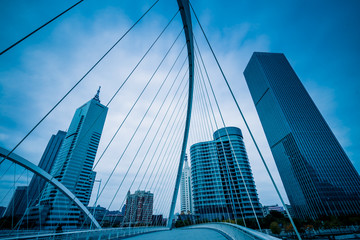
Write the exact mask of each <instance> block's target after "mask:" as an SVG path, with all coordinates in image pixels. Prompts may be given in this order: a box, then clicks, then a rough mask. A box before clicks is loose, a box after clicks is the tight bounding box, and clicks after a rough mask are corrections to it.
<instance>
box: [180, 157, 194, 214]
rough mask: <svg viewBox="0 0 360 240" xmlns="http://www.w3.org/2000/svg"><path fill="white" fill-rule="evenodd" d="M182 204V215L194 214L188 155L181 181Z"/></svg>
mask: <svg viewBox="0 0 360 240" xmlns="http://www.w3.org/2000/svg"><path fill="white" fill-rule="evenodd" d="M180 203H181V212H182V213H185V214H189V213H193V212H194V210H193V199H192V185H191V169H190V167H189V163H188V161H187V155H185V163H184V168H183V171H182V174H181V180H180Z"/></svg>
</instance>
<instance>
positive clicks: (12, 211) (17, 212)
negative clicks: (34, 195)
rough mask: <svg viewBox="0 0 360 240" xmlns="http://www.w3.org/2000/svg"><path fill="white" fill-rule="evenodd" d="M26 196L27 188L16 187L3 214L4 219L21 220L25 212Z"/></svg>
mask: <svg viewBox="0 0 360 240" xmlns="http://www.w3.org/2000/svg"><path fill="white" fill-rule="evenodd" d="M27 194H28V186H18V187H16V189H15V192H14V194H13V196H12V198H11V200H10V202H9V205H8V207H7V208H6V211H5V213H4V217H11V216H14V217H18V218H21V217H22V216H23V214H24V212H25V210H26V198H27V197H26V196H27Z"/></svg>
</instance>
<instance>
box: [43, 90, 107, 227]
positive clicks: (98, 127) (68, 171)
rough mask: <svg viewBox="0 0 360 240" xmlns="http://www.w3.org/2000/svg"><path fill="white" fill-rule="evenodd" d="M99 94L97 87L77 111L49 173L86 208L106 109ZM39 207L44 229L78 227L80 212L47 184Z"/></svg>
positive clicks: (93, 177)
mask: <svg viewBox="0 0 360 240" xmlns="http://www.w3.org/2000/svg"><path fill="white" fill-rule="evenodd" d="M99 91H100V88H99V90H98V92H97V94H96V95H95V97H94V98H93V99H91V100H90V101H89V102H87V103H86V104H84V105H82V106H81V107H80V108H78V109H77V110H76V112H75V114H74V117H73V119H72V121H71V124H70V127H69V130H68V132H67V134H66V137H65V139H64V141H63V144H62V146H61V148H60V150H59V154H58V156H57V158H56V160H55V163H54V166H53V168H52V170H51V175H53V176H54V177H55V178H56V179H57V180H58V181H60V182H61V183H62V184H64V185H65V186H66V187H67V188H68V189H69V190H70V191H71V192H72V193H73V194H74V195H75V196H76V197H77V198H78V199H79V200H80V201H81V202H82V203H83V204H84V205H85V206H87V205H88V203H89V201H90V195H91V191H92V187H93V184H94V180H95V174H96V173H95V172H94V171H93V170H92V167H93V163H94V160H95V155H96V152H97V149H98V145H99V142H100V137H101V133H102V130H103V126H104V122H105V118H106V114H107V110H108V108H107V107H106V106H104V105H102V104H101V103H100V100H99ZM39 205H40V206H41V208H42V209H41V212H42V213H41V214H42V215H43V216H45V220H44V221H42V224H43V225H44V228H45V229H53V228H56V227H57V226H59V225H62V226H63V228H76V227H77V225H78V224H81V223H79V221H80V210H79V209H78V208H77V207H76V206H75V205H74V204H73V203H72V202H70V200H69V199H68V198H67V197H65V196H64V195H63V194H62V193H61V192H60V191H57V190H56V189H55V188H54V187H53V186H52V185H50V184H48V185H47V186H46V188H45V189H44V192H43V195H42V197H41V200H40V204H39Z"/></svg>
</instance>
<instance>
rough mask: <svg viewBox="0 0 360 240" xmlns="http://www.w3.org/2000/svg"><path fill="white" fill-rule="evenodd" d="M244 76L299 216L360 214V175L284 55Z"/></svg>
mask: <svg viewBox="0 0 360 240" xmlns="http://www.w3.org/2000/svg"><path fill="white" fill-rule="evenodd" d="M244 75H245V78H246V82H247V84H248V87H249V90H250V93H251V96H252V98H253V101H254V103H255V107H256V110H257V112H258V115H259V118H260V120H261V124H262V126H263V128H264V131H265V135H266V138H267V141H268V143H269V146H270V149H271V151H272V154H273V156H274V159H275V162H276V165H277V168H278V170H279V173H280V176H281V179H282V182H283V184H284V187H285V190H286V193H287V195H288V198H289V201H290V203H291V206H292V207H293V210H294V212H295V215H296V216H297V217H300V218H307V217H310V218H317V217H319V216H322V215H348V214H360V177H359V174H358V172H357V171H356V169H355V168H354V166H353V164H352V163H351V161H350V160H349V158H348V156H347V155H346V153H345V151H344V150H343V148H342V147H341V145H340V144H339V142H338V141H337V139H336V137H335V136H334V134H333V133H332V131H331V129H330V128H329V126H328V124H327V123H326V121H325V120H324V118H323V116H322V115H321V113H320V112H319V110H318V109H317V107H316V106H315V104H314V102H313V101H312V99H311V97H310V96H309V94H308V92H307V91H306V89H305V88H304V86H303V85H302V83H301V81H300V79H299V78H298V76H297V75H296V73H295V72H294V70H293V69H292V67H291V66H290V64H289V62H288V61H287V59H286V57H285V56H284V54H280V53H254V54H253V56H252V57H251V59H250V61H249V63H248V65H247V67H246V69H245V71H244Z"/></svg>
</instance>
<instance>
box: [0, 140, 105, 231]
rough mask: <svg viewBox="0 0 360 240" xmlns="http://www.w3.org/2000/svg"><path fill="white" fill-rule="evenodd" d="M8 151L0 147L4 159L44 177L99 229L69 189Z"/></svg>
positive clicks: (91, 216) (0, 155)
mask: <svg viewBox="0 0 360 240" xmlns="http://www.w3.org/2000/svg"><path fill="white" fill-rule="evenodd" d="M9 152H10V151H8V150H6V149H5V148H2V147H0V157H3V158H4V159H8V160H10V161H12V162H14V163H16V164H18V165H20V166H22V167H24V168H26V169H28V170H30V171H32V172H33V173H35V174H36V175H38V176H40V177H42V178H44V179H46V181H48V182H49V183H51V184H52V185H54V186H55V187H56V188H57V189H59V190H60V191H61V192H62V193H63V194H64V195H65V196H66V197H68V198H69V199H70V201H72V202H74V203H75V205H76V206H78V207H79V209H80V210H81V211H82V212H84V213H85V214H86V215H87V216H88V217H89V218H90V220H91V221H92V223H93V224H95V226H96V228H98V229H101V226H100V224H99V223H98V222H97V221H96V219H95V218H94V216H93V215H92V214H91V213H90V212H89V210H88V209H87V208H86V207H85V206H84V204H82V202H80V200H79V199H78V198H77V197H76V196H75V195H74V194H73V193H72V192H71V191H70V190H69V189H67V188H66V187H65V186H64V185H63V184H62V183H61V182H59V181H58V180H56V179H55V178H54V177H53V176H52V175H50V174H49V173H47V172H45V171H44V170H43V169H41V168H40V167H38V166H36V165H35V164H33V163H31V162H29V161H28V160H26V159H25V158H22V157H20V156H19V155H17V154H14V153H11V154H10V156H8V157H7V155H8V154H9Z"/></svg>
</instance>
